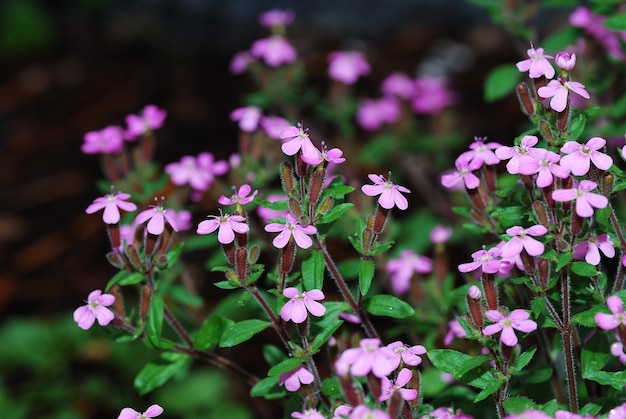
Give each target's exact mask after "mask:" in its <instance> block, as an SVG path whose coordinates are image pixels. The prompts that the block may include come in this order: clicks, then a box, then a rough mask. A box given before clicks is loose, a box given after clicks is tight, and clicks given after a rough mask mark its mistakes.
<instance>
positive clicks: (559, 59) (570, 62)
mask: <svg viewBox="0 0 626 419" xmlns="http://www.w3.org/2000/svg"><path fill="white" fill-rule="evenodd" d="M554 63H555V64H556V66H557V67H558V68H560V69H561V70H565V71H572V70H573V69H574V66H576V54H572V55H570V54H569V53H568V52H567V51H561V52H559V53H558V54H556V57H554Z"/></svg>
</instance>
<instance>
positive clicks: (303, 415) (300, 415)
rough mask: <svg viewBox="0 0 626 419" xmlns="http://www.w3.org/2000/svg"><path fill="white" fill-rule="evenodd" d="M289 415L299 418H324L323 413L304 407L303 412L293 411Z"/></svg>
mask: <svg viewBox="0 0 626 419" xmlns="http://www.w3.org/2000/svg"><path fill="white" fill-rule="evenodd" d="M291 417H292V418H299V419H326V418H325V417H324V415H322V414H321V413H320V412H318V411H317V410H315V409H313V408H311V409H305V410H304V411H303V412H293V413H292V414H291Z"/></svg>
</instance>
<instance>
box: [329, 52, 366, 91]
mask: <svg viewBox="0 0 626 419" xmlns="http://www.w3.org/2000/svg"><path fill="white" fill-rule="evenodd" d="M328 61H329V62H330V65H329V66H328V75H329V76H330V78H331V79H333V80H336V81H338V82H341V83H344V84H354V83H356V81H357V80H358V79H359V77H361V76H366V75H368V74H369V73H370V65H369V64H368V63H367V61H366V60H365V55H363V53H362V52H358V51H335V52H331V53H330V54H328Z"/></svg>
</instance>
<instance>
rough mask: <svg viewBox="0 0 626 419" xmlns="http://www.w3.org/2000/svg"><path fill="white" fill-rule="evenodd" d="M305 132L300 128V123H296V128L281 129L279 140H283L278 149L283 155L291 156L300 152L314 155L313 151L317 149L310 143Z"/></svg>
mask: <svg viewBox="0 0 626 419" xmlns="http://www.w3.org/2000/svg"><path fill="white" fill-rule="evenodd" d="M307 131H308V130H307ZM307 131H305V130H304V129H303V128H302V125H301V124H300V123H298V126H295V127H294V126H289V127H287V128H285V129H283V131H282V132H281V134H280V139H281V140H283V144H282V146H281V147H280V148H281V150H283V153H285V154H286V155H288V156H293V155H294V154H296V153H297V152H298V151H300V150H302V153H304V154H309V155H315V150H317V149H316V148H315V146H314V145H313V143H312V142H311V139H310V138H309V134H308V132H307Z"/></svg>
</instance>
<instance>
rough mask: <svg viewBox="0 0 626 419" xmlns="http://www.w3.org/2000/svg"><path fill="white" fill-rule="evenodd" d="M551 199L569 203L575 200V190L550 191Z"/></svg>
mask: <svg viewBox="0 0 626 419" xmlns="http://www.w3.org/2000/svg"><path fill="white" fill-rule="evenodd" d="M552 199H554V200H555V201H571V200H573V199H576V189H556V190H554V191H552Z"/></svg>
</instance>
